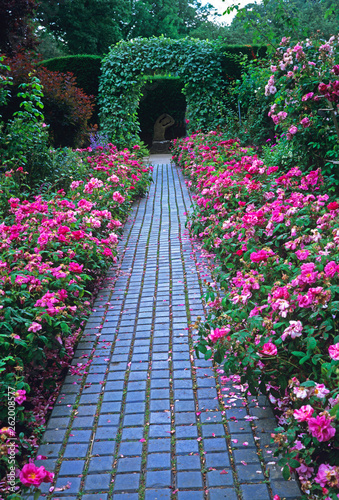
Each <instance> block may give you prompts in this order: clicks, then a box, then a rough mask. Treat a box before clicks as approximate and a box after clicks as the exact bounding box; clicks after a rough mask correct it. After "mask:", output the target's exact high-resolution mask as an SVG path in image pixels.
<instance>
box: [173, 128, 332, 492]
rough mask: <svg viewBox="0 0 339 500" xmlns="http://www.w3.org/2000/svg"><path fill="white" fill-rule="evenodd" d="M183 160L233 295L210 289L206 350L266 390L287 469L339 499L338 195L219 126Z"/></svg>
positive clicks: (204, 233)
mask: <svg viewBox="0 0 339 500" xmlns="http://www.w3.org/2000/svg"><path fill="white" fill-rule="evenodd" d="M174 159H175V161H176V162H177V163H178V164H179V165H180V166H181V167H182V169H183V172H184V174H185V176H186V178H187V181H186V182H187V184H188V186H189V187H190V188H191V189H192V190H193V191H194V192H195V195H194V198H195V202H196V205H195V208H194V210H193V213H192V214H191V216H190V220H189V229H190V232H191V235H192V236H193V237H194V238H197V239H199V240H201V241H202V244H203V247H204V248H205V249H206V250H207V251H208V252H210V251H213V252H214V253H215V254H216V256H217V258H218V259H219V261H220V263H221V265H220V269H219V272H218V281H219V284H220V287H221V289H222V290H223V291H224V293H225V296H224V297H223V298H220V297H218V296H217V295H216V293H215V291H214V290H213V288H211V289H210V290H209V292H208V294H207V300H209V301H210V306H211V309H210V314H209V315H208V317H207V319H206V321H205V322H203V323H201V324H200V326H199V334H200V340H199V342H198V344H197V346H196V349H197V351H198V352H200V353H202V354H203V355H204V356H205V358H206V359H209V358H212V357H213V358H214V360H215V362H217V363H219V364H221V365H223V366H224V369H225V372H226V373H227V374H229V373H233V374H238V375H239V376H240V377H241V382H242V384H247V387H248V391H249V392H250V393H251V394H256V393H257V392H258V390H261V391H262V392H264V393H266V394H267V395H268V397H269V399H270V401H271V403H272V404H273V405H274V407H275V410H276V415H277V418H278V425H279V427H278V428H277V431H276V433H275V435H274V436H273V439H274V441H275V442H276V443H277V444H278V453H279V454H280V455H281V458H280V462H279V464H280V465H281V467H282V469H283V475H284V477H285V478H286V479H287V478H288V477H289V475H290V472H291V471H296V472H297V474H298V476H299V479H300V482H301V486H302V489H303V491H304V493H305V495H306V496H305V498H324V499H335V498H337V494H338V481H339V458H338V457H339V454H338V447H339V439H338V417H339V389H338V376H339V335H338V333H337V328H338V320H337V314H338V308H339V301H338V293H339V255H338V244H339V239H338V236H339V204H338V203H337V201H335V200H332V199H330V198H329V195H328V194H327V192H328V186H327V182H328V181H327V179H326V178H324V177H323V176H322V173H321V171H320V170H319V169H318V170H314V171H308V172H305V173H303V172H302V171H301V170H300V169H299V168H298V167H293V168H291V169H289V170H288V171H280V170H279V168H278V167H277V166H274V165H272V166H267V165H265V164H264V163H263V161H262V160H261V159H260V158H259V157H258V156H257V154H256V153H255V151H253V150H251V149H250V148H244V147H242V146H241V144H240V141H239V140H238V139H231V140H227V139H226V138H225V137H224V136H223V135H222V134H218V133H217V132H210V133H209V134H201V133H198V134H195V135H193V136H191V137H187V138H185V139H183V140H180V141H176V142H175V146H174Z"/></svg>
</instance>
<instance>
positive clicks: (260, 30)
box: [222, 0, 339, 44]
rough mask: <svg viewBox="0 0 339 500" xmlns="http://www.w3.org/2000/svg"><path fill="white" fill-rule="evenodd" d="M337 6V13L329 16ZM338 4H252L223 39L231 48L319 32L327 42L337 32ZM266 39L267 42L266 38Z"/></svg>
mask: <svg viewBox="0 0 339 500" xmlns="http://www.w3.org/2000/svg"><path fill="white" fill-rule="evenodd" d="M335 4H336V12H333V13H332V15H328V16H326V15H325V14H326V12H327V11H328V10H329V9H331V8H332V7H333V5H335ZM338 8H339V1H338V0H334V1H333V0H266V1H264V2H263V3H260V4H257V3H249V4H247V5H246V6H245V7H244V8H243V9H240V11H239V12H238V14H237V15H236V16H235V18H234V19H233V21H232V23H231V25H230V26H226V27H225V28H224V30H223V33H222V37H223V38H224V40H225V42H226V43H228V44H237V43H239V42H240V40H241V42H242V43H253V42H254V43H256V42H259V41H260V42H261V43H267V41H268V39H274V40H275V41H276V42H278V43H279V41H280V40H281V38H282V37H283V36H292V38H293V39H295V40H298V39H303V38H306V37H308V36H310V35H311V34H313V33H316V32H320V33H322V34H323V35H324V37H325V38H329V37H330V36H331V35H335V34H336V33H337V32H338V25H339V23H338V17H337V15H338ZM266 37H267V38H266Z"/></svg>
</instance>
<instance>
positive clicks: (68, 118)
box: [39, 68, 93, 147]
mask: <svg viewBox="0 0 339 500" xmlns="http://www.w3.org/2000/svg"><path fill="white" fill-rule="evenodd" d="M39 76H40V78H41V81H42V84H43V88H44V103H45V117H46V123H48V124H49V125H50V126H51V134H50V135H51V139H52V143H53V145H54V146H55V147H60V146H61V147H65V146H71V147H81V146H82V145H83V144H84V141H85V139H86V138H87V135H88V126H87V124H88V120H89V119H90V118H91V116H92V110H93V102H92V99H91V98H90V97H89V96H87V95H86V94H85V93H84V92H83V91H82V90H81V89H79V88H78V87H77V85H76V80H75V78H74V77H73V76H72V74H71V73H66V74H65V73H57V72H55V71H48V70H46V69H44V68H40V69H39Z"/></svg>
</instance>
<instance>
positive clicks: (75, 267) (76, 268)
mask: <svg viewBox="0 0 339 500" xmlns="http://www.w3.org/2000/svg"><path fill="white" fill-rule="evenodd" d="M83 267H84V266H83V264H78V263H77V262H70V263H69V266H68V269H69V270H70V271H71V272H73V273H81V272H82V270H83Z"/></svg>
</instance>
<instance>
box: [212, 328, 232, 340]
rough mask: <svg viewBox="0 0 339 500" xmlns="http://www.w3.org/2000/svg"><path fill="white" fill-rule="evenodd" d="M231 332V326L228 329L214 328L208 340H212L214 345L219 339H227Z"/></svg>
mask: <svg viewBox="0 0 339 500" xmlns="http://www.w3.org/2000/svg"><path fill="white" fill-rule="evenodd" d="M230 331H231V329H230V328H229V325H227V327H222V328H214V330H211V333H210V334H209V336H208V338H209V339H210V340H212V342H213V343H215V342H216V341H217V340H218V339H222V338H223V337H226V335H228V334H229V333H230Z"/></svg>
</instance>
